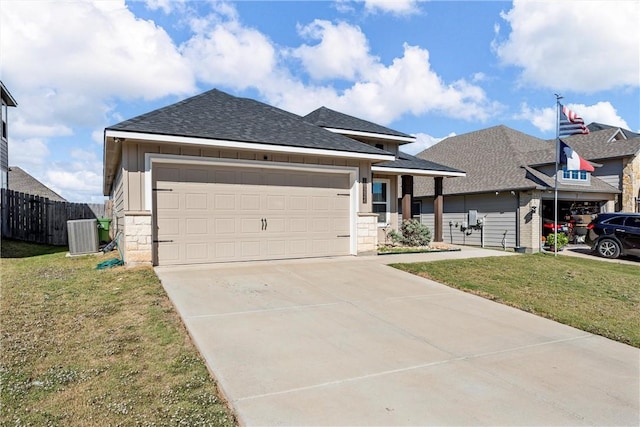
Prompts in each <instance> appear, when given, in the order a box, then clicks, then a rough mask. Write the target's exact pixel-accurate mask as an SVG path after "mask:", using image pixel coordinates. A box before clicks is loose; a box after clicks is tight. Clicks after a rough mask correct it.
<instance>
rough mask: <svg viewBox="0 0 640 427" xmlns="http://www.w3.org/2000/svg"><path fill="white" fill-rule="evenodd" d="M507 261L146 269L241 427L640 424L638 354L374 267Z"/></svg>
mask: <svg viewBox="0 0 640 427" xmlns="http://www.w3.org/2000/svg"><path fill="white" fill-rule="evenodd" d="M505 254H507V253H505V252H501V251H490V250H486V249H468V248H466V249H463V250H462V251H460V252H446V253H444V252H443V253H439V254H410V255H394V256H377V257H375V256H374V257H360V258H356V257H344V258H336V259H314V260H297V261H284V262H255V263H238V264H224V265H222V264H220V265H210V266H204V267H182V268H180V267H175V268H166V267H165V268H157V269H156V271H157V274H158V276H159V277H160V279H161V281H162V283H163V286H164V287H165V289H166V290H167V292H168V294H169V297H170V298H171V300H172V301H173V303H174V304H175V306H176V307H177V309H178V311H179V313H180V315H181V316H182V318H183V320H184V322H185V324H186V326H187V328H188V330H189V332H190V334H191V335H192V337H193V339H194V342H195V343H196V345H197V347H198V348H199V350H200V352H201V353H202V355H203V356H204V358H205V360H206V363H207V364H208V366H209V368H210V369H211V371H212V372H213V374H214V375H215V377H216V379H217V380H218V382H219V385H220V388H221V389H222V391H223V393H224V394H225V395H226V397H227V398H228V400H229V402H230V403H231V405H232V407H233V408H234V410H235V411H236V414H237V416H238V418H239V420H240V421H241V423H243V424H245V425H260V426H264V425H297V426H309V425H350V426H355V425H638V424H639V423H640V415H639V411H640V409H639V401H640V351H638V349H636V348H633V347H630V346H627V345H624V344H620V343H617V342H614V341H611V340H608V339H605V338H602V337H599V336H594V335H591V334H589V333H586V332H583V331H580V330H577V329H573V328H570V327H568V326H564V325H561V324H559V323H556V322H552V321H550V320H547V319H543V318H540V317H537V316H534V315H531V314H528V313H525V312H522V311H519V310H516V309H512V308H510V307H506V306H504V305H501V304H497V303H494V302H491V301H488V300H485V299H483V298H479V297H476V296H473V295H470V294H466V293H464V292H460V291H457V290H454V289H451V288H449V287H446V286H443V285H440V284H438V283H435V282H432V281H429V280H425V279H422V278H419V277H416V276H413V275H410V274H407V273H404V272H401V271H398V270H395V269H393V268H390V267H388V266H386V265H384V264H386V263H389V262H413V261H414V260H417V259H420V258H422V259H424V258H427V259H435V258H438V259H441V258H451V257H463V256H466V257H476V256H489V255H496V256H498V255H499V256H503V255H505ZM434 255H436V257H434Z"/></svg>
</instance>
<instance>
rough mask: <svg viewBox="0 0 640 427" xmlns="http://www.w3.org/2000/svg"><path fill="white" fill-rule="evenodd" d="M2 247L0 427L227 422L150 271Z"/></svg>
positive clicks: (45, 250)
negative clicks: (102, 266) (101, 265)
mask: <svg viewBox="0 0 640 427" xmlns="http://www.w3.org/2000/svg"><path fill="white" fill-rule="evenodd" d="M1 249H2V260H1V263H2V265H1V267H2V273H1V274H2V277H1V280H2V288H1V294H0V304H1V305H0V314H1V316H0V330H1V333H2V335H1V345H2V351H1V352H0V384H1V387H2V389H1V398H2V411H1V414H0V425H2V426H9V425H11V426H22V425H34V426H45V425H46V426H49V425H51V426H57V425H59V426H109V425H113V426H115V425H121V426H169V425H171V426H173V425H185V426H204V425H207V426H232V425H235V418H234V416H233V414H232V413H231V411H230V410H229V409H228V407H227V406H226V405H225V404H224V402H223V401H222V400H221V398H220V396H219V394H218V390H217V389H216V385H215V382H214V381H213V380H212V379H211V377H210V375H209V373H208V371H207V369H206V367H205V365H204V363H203V361H202V359H201V358H200V356H199V354H198V352H197V351H196V349H195V347H194V346H193V344H192V342H191V341H190V339H189V337H188V334H187V332H186V330H185V329H184V327H183V325H182V323H181V321H180V319H179V317H178V316H177V314H176V313H175V311H174V309H173V306H172V305H171V303H170V301H169V300H168V298H167V296H166V294H165V292H164V290H163V289H162V286H161V285H160V283H159V281H158V279H157V277H156V276H155V274H154V272H153V269H152V268H150V267H149V268H133V269H127V268H124V267H117V268H112V269H108V270H95V267H96V265H97V264H98V262H100V261H103V260H105V259H109V258H113V257H115V256H117V253H116V252H113V253H111V254H107V255H106V256H102V257H99V256H84V257H74V258H69V257H66V256H65V255H66V251H65V250H64V248H62V249H61V248H57V247H49V246H41V245H31V244H24V243H18V242H12V241H6V240H5V241H3V242H2V248H1Z"/></svg>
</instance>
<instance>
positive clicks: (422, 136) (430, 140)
mask: <svg viewBox="0 0 640 427" xmlns="http://www.w3.org/2000/svg"><path fill="white" fill-rule="evenodd" d="M413 136H415V137H416V142H412V143H411V144H405V145H402V146H401V147H400V150H401V151H403V152H405V153H407V154H413V155H415V154H418V153H421V152H423V151H424V150H426V149H427V148H429V147H431V146H433V145H436V144H437V143H438V142H440V141H442V140H443V139H446V138H449V137H452V136H456V133H455V132H451V133H450V134H449V135H447V136H445V137H442V138H437V137H435V136H431V135H427V134H426V133H417V134H415V135H413Z"/></svg>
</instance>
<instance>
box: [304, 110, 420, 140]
mask: <svg viewBox="0 0 640 427" xmlns="http://www.w3.org/2000/svg"><path fill="white" fill-rule="evenodd" d="M304 119H305V120H306V121H308V122H309V123H313V124H314V125H316V126H320V127H323V128H329V129H338V130H343V131H347V132H346V133H349V131H352V132H363V133H368V134H374V135H384V136H392V137H399V138H410V139H414V137H413V136H411V135H407V134H406V133H402V132H399V131H397V130H393V129H390V128H388V127H385V126H381V125H379V124H376V123H373V122H370V121H367V120H363V119H359V118H357V117H353V116H350V115H348V114H344V113H340V112H339V111H335V110H331V109H329V108H327V107H320V108H318V109H317V110H315V111H312V112H311V113H309V114H307V115H306V116H304ZM403 142H405V143H406V142H409V141H403Z"/></svg>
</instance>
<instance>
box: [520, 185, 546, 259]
mask: <svg viewBox="0 0 640 427" xmlns="http://www.w3.org/2000/svg"><path fill="white" fill-rule="evenodd" d="M533 206H535V207H536V211H535V212H533V209H532V208H533ZM541 215H542V200H541V199H540V192H539V191H530V192H521V193H520V247H523V248H526V252H527V253H531V252H540V247H541V241H540V238H541V235H540V230H541V225H540V218H541Z"/></svg>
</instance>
